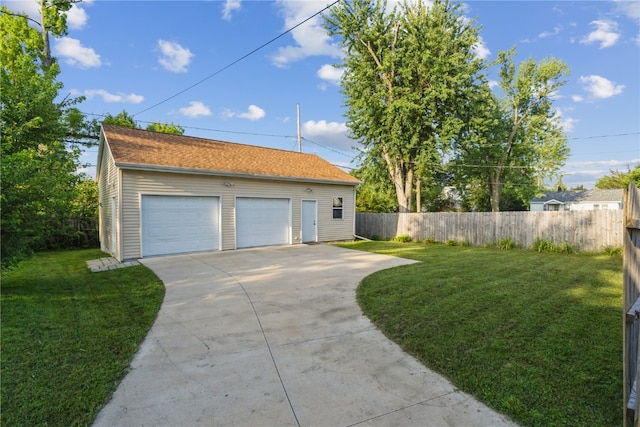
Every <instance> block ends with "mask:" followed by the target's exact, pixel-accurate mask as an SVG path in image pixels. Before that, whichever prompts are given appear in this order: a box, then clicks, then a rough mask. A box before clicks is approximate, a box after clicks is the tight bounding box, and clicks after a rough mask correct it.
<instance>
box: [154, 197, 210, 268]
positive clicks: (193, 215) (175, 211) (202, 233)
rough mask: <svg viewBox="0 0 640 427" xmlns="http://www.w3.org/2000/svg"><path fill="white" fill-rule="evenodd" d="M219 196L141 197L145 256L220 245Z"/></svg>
mask: <svg viewBox="0 0 640 427" xmlns="http://www.w3.org/2000/svg"><path fill="white" fill-rule="evenodd" d="M219 206H220V203H219V200H218V198H217V197H195V196H142V256H143V257H144V256H150V255H167V254H178V253H184V252H196V251H211V250H217V249H219V248H220V219H219V218H220V214H219V211H220V207H219Z"/></svg>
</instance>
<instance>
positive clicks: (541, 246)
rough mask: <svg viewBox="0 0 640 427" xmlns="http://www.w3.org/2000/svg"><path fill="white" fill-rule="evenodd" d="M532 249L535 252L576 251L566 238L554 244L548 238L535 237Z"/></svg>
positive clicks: (571, 252)
mask: <svg viewBox="0 0 640 427" xmlns="http://www.w3.org/2000/svg"><path fill="white" fill-rule="evenodd" d="M533 250H535V251H537V252H551V253H557V254H573V253H575V252H576V251H575V250H574V249H573V247H572V246H571V245H570V244H569V243H568V242H567V241H566V240H565V241H563V242H562V243H561V244H560V245H556V244H555V243H552V242H550V241H548V240H544V239H536V240H535V242H533Z"/></svg>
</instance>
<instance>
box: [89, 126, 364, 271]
mask: <svg viewBox="0 0 640 427" xmlns="http://www.w3.org/2000/svg"><path fill="white" fill-rule="evenodd" d="M96 176H97V181H98V188H99V191H100V196H99V200H100V204H99V221H100V248H101V249H102V250H103V251H105V252H107V253H110V254H112V255H113V256H114V257H115V258H117V259H119V260H124V259H133V258H141V257H146V256H152V255H165V254H176V253H186V252H196V251H211V250H229V249H239V248H246V247H253V246H267V245H287V244H296V243H305V242H318V241H334V240H349V239H352V238H353V234H354V227H355V189H356V186H357V185H358V184H359V183H360V181H358V180H357V179H356V178H354V177H353V176H351V175H349V174H348V173H346V172H344V171H342V170H340V169H338V168H337V167H335V166H333V165H331V164H330V163H328V162H326V161H325V160H323V159H321V158H320V157H318V156H315V155H311V154H302V153H296V152H291V151H284V150H276V149H271V148H264V147H256V146H251V145H243V144H235V143H230V142H222V141H214V140H208V139H202V138H195V137H188V136H182V135H172V134H165V133H157V132H151V131H145V130H140V129H131V128H125V127H120V126H114V125H107V124H105V125H103V126H102V132H101V136H100V148H99V152H98V164H97V173H96Z"/></svg>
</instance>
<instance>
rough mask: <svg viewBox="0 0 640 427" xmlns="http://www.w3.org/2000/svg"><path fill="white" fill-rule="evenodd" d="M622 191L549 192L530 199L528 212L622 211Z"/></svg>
mask: <svg viewBox="0 0 640 427" xmlns="http://www.w3.org/2000/svg"><path fill="white" fill-rule="evenodd" d="M623 192H624V190H622V189H620V190H583V191H549V192H547V193H545V194H544V195H543V196H542V197H535V198H533V199H531V202H530V210H531V211H532V212H536V211H538V212H539V211H591V210H598V209H612V210H615V209H622V198H623Z"/></svg>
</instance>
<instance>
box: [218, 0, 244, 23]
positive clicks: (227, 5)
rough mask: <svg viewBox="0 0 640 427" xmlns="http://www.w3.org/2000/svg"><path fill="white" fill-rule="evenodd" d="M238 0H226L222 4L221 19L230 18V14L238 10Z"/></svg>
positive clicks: (239, 5)
mask: <svg viewBox="0 0 640 427" xmlns="http://www.w3.org/2000/svg"><path fill="white" fill-rule="evenodd" d="M240 7H241V4H240V0H226V1H225V2H224V4H223V5H222V19H225V20H227V21H230V20H231V14H232V13H233V12H235V11H237V10H240Z"/></svg>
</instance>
